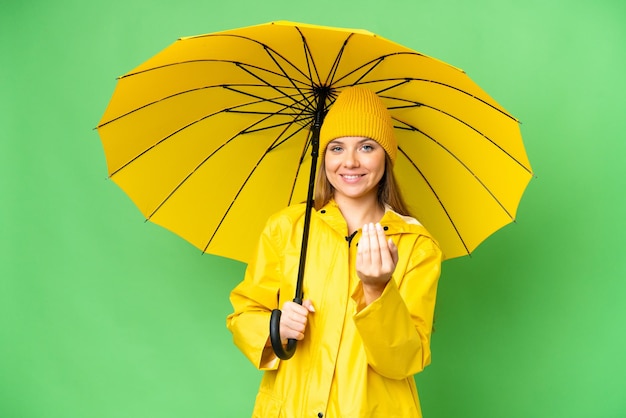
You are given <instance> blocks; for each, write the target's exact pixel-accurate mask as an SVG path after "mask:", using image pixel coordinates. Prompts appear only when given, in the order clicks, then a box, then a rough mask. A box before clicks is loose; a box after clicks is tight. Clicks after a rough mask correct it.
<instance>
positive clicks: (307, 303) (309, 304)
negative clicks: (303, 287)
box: [302, 299, 315, 312]
mask: <svg viewBox="0 0 626 418" xmlns="http://www.w3.org/2000/svg"><path fill="white" fill-rule="evenodd" d="M302 306H303V307H304V308H306V310H307V311H309V312H315V307H313V302H311V299H305V300H304V301H302Z"/></svg>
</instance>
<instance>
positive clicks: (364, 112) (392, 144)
mask: <svg viewBox="0 0 626 418" xmlns="http://www.w3.org/2000/svg"><path fill="white" fill-rule="evenodd" d="M344 136H362V137H366V138H371V139H373V140H374V141H376V142H378V143H379V144H380V145H381V146H382V147H383V148H384V150H385V151H386V152H387V155H389V157H390V158H391V161H392V162H395V161H396V152H397V149H398V144H397V142H396V137H395V135H394V132H393V123H392V122H391V115H390V114H389V111H388V110H387V108H386V107H385V105H384V103H383V101H382V100H381V99H380V97H378V96H377V95H376V93H374V92H373V91H371V90H368V89H366V88H363V87H356V86H355V87H349V88H347V89H345V90H343V91H342V92H341V93H339V96H338V97H337V99H336V100H335V103H333V105H332V106H331V107H330V110H329V111H328V113H327V114H326V117H325V118H324V122H323V123H322V128H321V131H320V151H321V152H320V155H321V156H323V155H324V153H325V152H326V147H327V146H328V143H329V142H330V141H332V140H333V139H337V138H341V137H344Z"/></svg>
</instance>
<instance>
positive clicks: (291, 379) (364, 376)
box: [227, 201, 441, 418]
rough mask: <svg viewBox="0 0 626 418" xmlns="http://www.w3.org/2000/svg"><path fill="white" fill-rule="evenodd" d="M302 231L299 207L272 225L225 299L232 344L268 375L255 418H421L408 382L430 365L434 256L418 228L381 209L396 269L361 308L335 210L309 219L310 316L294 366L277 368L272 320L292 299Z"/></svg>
mask: <svg viewBox="0 0 626 418" xmlns="http://www.w3.org/2000/svg"><path fill="white" fill-rule="evenodd" d="M303 223H304V204H301V205H294V206H291V207H289V208H287V209H285V210H283V211H281V212H279V213H277V214H276V215H274V216H273V217H271V218H270V219H269V221H268V223H267V225H266V227H265V230H264V232H263V233H262V235H261V238H260V242H259V246H258V249H257V254H256V258H255V259H253V261H252V262H251V263H250V264H249V265H248V268H247V270H246V274H245V277H244V280H243V282H241V283H240V284H239V285H238V286H237V287H236V288H235V289H234V290H233V291H232V293H231V303H232V305H233V308H234V312H233V313H232V314H231V315H229V316H228V318H227V326H228V328H229V329H230V331H231V332H232V333H233V339H234V342H235V344H236V345H237V346H238V347H239V349H241V351H242V352H243V353H244V354H245V355H246V357H248V359H249V360H250V361H251V362H252V363H253V364H254V365H255V366H256V367H257V368H259V369H261V370H265V374H264V376H263V379H262V381H261V386H260V388H259V393H258V395H257V399H256V404H255V407H254V412H253V417H259V418H274V417H285V418H307V417H310V418H321V417H324V418H351V417H354V418H356V417H362V418H365V417H367V418H373V417H381V418H393V417H398V418H411V417H421V411H420V407H419V399H418V396H417V390H416V388H415V381H414V378H413V375H414V374H415V373H418V372H420V371H421V370H422V369H423V368H424V367H425V366H426V365H428V364H429V363H430V336H431V330H432V322H433V311H434V307H435V298H436V293H437V282H438V279H439V274H440V266H441V251H440V249H439V247H438V246H437V244H436V243H435V242H434V240H433V239H432V238H431V236H430V234H429V233H428V232H427V231H426V229H425V228H424V227H423V226H421V225H420V224H419V223H417V221H415V220H414V219H412V218H407V217H402V216H400V215H398V214H397V213H395V212H393V211H391V210H389V209H388V210H387V211H386V213H385V215H384V216H383V218H382V220H381V222H380V223H381V225H383V227H384V228H385V229H386V234H387V236H388V237H390V238H392V239H393V241H394V242H395V243H396V245H397V246H398V253H399V260H398V263H397V265H396V269H395V271H394V273H393V277H392V280H390V281H389V283H388V285H387V287H386V288H385V291H384V292H383V294H382V296H381V297H380V298H379V299H377V300H376V301H374V302H373V303H371V304H370V305H369V306H363V302H362V288H361V284H360V280H359V278H358V276H357V274H356V268H355V262H356V244H357V242H358V240H359V238H360V231H359V232H358V233H357V235H356V236H355V237H354V238H353V239H352V241H348V240H347V238H346V236H347V235H348V230H347V225H346V222H345V220H344V218H343V217H342V215H341V212H340V211H339V208H338V207H337V205H336V204H335V203H334V202H333V201H331V202H330V203H329V204H328V205H326V206H325V207H324V208H322V209H321V210H320V211H318V212H316V211H315V210H314V211H313V213H312V217H311V230H310V231H311V232H310V237H309V240H310V241H309V244H308V255H307V260H306V270H305V276H304V283H303V291H304V299H311V301H312V303H313V306H314V307H315V312H314V313H310V314H309V316H308V324H307V330H306V331H305V338H304V340H302V341H299V342H298V345H297V350H296V353H295V354H294V356H293V357H292V358H291V359H290V360H279V359H278V358H276V357H275V355H274V353H273V351H272V349H271V347H266V342H267V341H268V336H269V320H270V315H271V310H272V309H275V308H280V307H282V304H283V303H284V302H285V301H290V300H292V299H293V297H294V292H295V285H296V278H297V273H298V263H299V257H300V244H301V237H302V229H303Z"/></svg>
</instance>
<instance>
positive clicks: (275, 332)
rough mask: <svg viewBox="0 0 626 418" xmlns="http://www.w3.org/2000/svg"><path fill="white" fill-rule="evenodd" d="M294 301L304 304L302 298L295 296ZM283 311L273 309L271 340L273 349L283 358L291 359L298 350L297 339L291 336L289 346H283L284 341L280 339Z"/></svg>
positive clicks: (288, 341)
mask: <svg viewBox="0 0 626 418" xmlns="http://www.w3.org/2000/svg"><path fill="white" fill-rule="evenodd" d="M293 301H294V302H296V303H298V304H300V305H302V300H299V299H298V298H295V299H294V300H293ZM281 314H282V312H281V310H280V309H274V310H272V316H271V317H270V342H271V343H272V349H273V350H274V353H275V354H276V357H278V358H279V359H281V360H289V359H290V358H291V357H293V355H294V354H295V352H296V344H297V343H298V341H297V340H294V339H293V338H290V339H288V340H287V348H285V347H284V346H283V342H282V341H281V340H280V316H281Z"/></svg>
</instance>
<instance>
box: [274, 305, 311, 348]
mask: <svg viewBox="0 0 626 418" xmlns="http://www.w3.org/2000/svg"><path fill="white" fill-rule="evenodd" d="M311 312H315V308H313V304H312V303H311V301H310V300H309V299H306V300H304V301H302V305H299V304H297V303H295V302H285V303H284V304H283V309H282V311H281V315H280V339H281V341H282V342H283V344H287V340H289V339H293V340H302V339H303V338H304V331H305V330H306V324H307V319H308V315H309V313H311Z"/></svg>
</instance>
